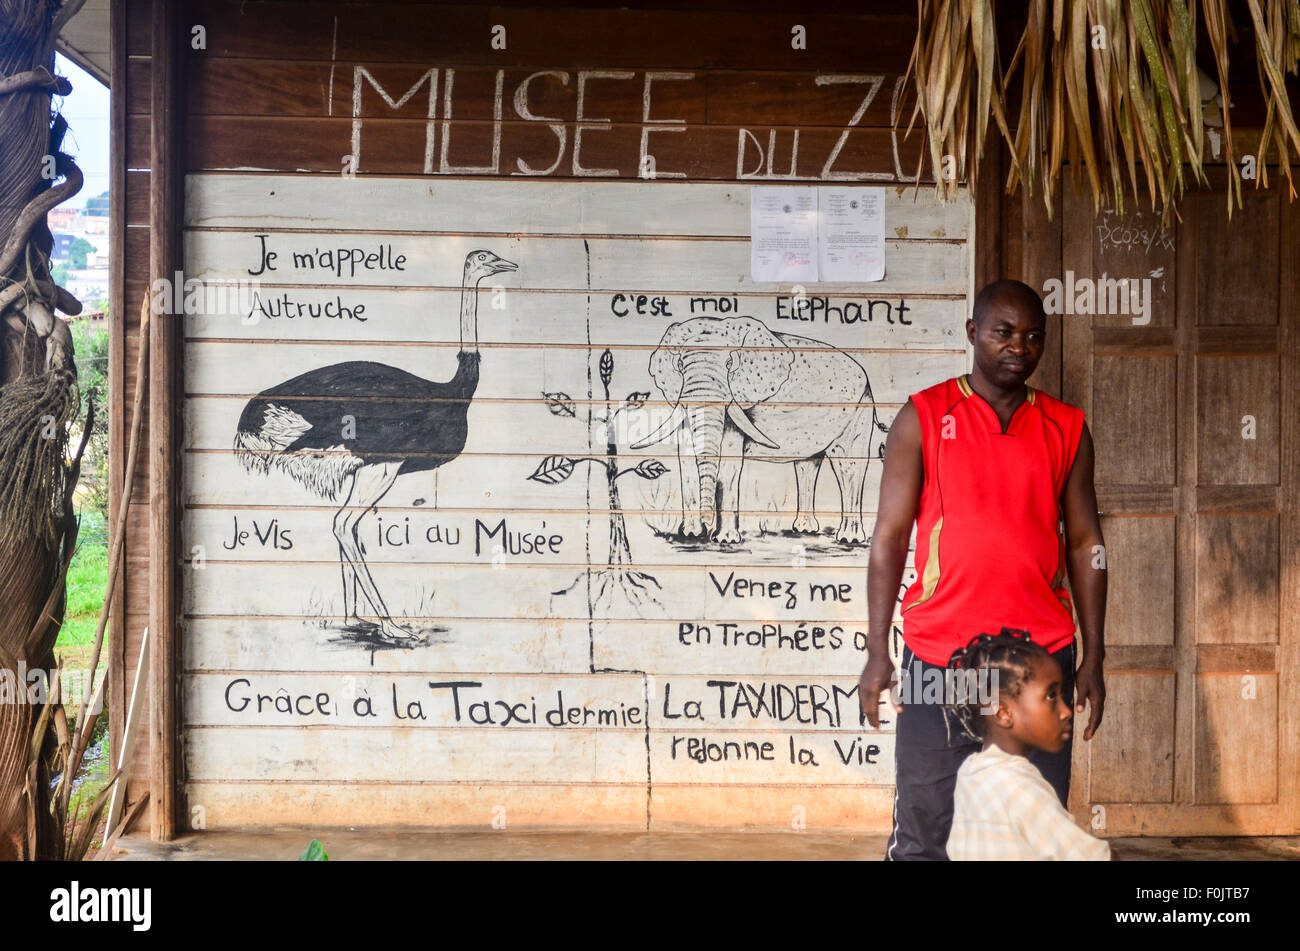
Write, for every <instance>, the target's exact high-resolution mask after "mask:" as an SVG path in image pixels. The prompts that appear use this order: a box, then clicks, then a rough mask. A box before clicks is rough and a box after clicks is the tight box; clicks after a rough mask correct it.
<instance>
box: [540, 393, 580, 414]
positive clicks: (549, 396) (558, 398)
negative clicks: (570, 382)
mask: <svg viewBox="0 0 1300 951" xmlns="http://www.w3.org/2000/svg"><path fill="white" fill-rule="evenodd" d="M542 396H544V397H546V406H547V408H548V409H549V410H550V411H551V415H552V416H572V417H574V418H577V415H578V414H577V413H575V412H574V410H573V397H571V396H570V395H569V394H568V393H543V394H542Z"/></svg>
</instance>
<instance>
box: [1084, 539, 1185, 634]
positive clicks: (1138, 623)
mask: <svg viewBox="0 0 1300 951" xmlns="http://www.w3.org/2000/svg"><path fill="white" fill-rule="evenodd" d="M1101 526H1102V535H1103V536H1104V537H1105V539H1106V567H1107V569H1108V572H1107V573H1108V578H1109V582H1108V590H1107V599H1106V631H1107V634H1108V637H1107V638H1106V642H1107V647H1110V646H1113V645H1130V644H1132V645H1164V644H1167V645H1171V646H1172V645H1173V643H1174V564H1173V559H1171V558H1169V557H1168V553H1169V552H1171V551H1173V548H1174V529H1175V525H1174V519H1172V518H1150V517H1148V518H1122V517H1109V518H1103V519H1102V522H1101Z"/></svg>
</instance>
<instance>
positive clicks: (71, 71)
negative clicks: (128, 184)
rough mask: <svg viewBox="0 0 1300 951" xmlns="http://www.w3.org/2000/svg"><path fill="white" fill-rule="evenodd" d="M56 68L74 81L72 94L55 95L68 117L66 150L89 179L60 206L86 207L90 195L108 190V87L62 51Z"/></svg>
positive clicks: (64, 144) (57, 105)
mask: <svg viewBox="0 0 1300 951" xmlns="http://www.w3.org/2000/svg"><path fill="white" fill-rule="evenodd" d="M54 57H55V64H54V69H55V72H57V73H58V74H59V75H60V76H67V77H68V81H69V82H71V83H72V92H71V93H70V94H69V95H68V96H55V97H54V106H53V107H54V108H55V109H59V110H60V111H62V113H63V117H64V118H65V119H67V120H68V133H67V135H65V136H64V137H63V151H65V152H67V153H68V154H69V155H71V156H72V157H73V158H75V159H76V161H77V165H78V166H79V167H80V168H81V171H82V173H83V174H84V175H85V176H86V183H85V184H84V185H82V186H81V191H79V192H78V193H77V194H76V195H74V196H73V197H72V198H70V199H68V200H67V201H66V202H64V203H63V205H62V206H60V207H68V208H84V207H85V205H86V199H87V198H93V197H94V196H96V195H99V194H101V193H102V192H105V191H107V190H108V87H107V86H105V85H104V84H103V83H101V82H100V81H99V80H98V79H96V78H95V77H94V76H92V75H90V73H88V72H86V71H85V70H83V69H82V68H81V67H80V66H78V65H77V64H76V63H74V62H73V61H72V60H70V59H67V58H66V57H64V56H63V54H61V53H55V54H54Z"/></svg>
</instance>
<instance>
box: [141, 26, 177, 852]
mask: <svg viewBox="0 0 1300 951" xmlns="http://www.w3.org/2000/svg"><path fill="white" fill-rule="evenodd" d="M181 6H182V5H181V4H180V3H175V2H170V0H153V33H152V37H153V41H152V43H153V45H152V66H153V70H152V84H151V85H152V90H151V91H152V96H153V121H152V133H151V136H150V147H149V153H150V154H149V158H150V161H149V167H150V169H151V179H150V187H149V224H150V230H151V234H150V238H149V273H150V280H151V281H154V280H158V279H159V278H164V279H166V280H168V281H175V280H176V272H177V271H179V270H180V269H181V266H182V263H183V262H182V246H181V204H182V201H181V197H182V196H181V189H182V185H183V182H184V174H185V168H184V162H185V138H184V132H183V126H182V119H181V116H182V110H181V104H182V102H183V100H182V99H181V95H180V89H181V81H182V69H181V60H180V42H179V34H178V30H179V26H180V24H181V23H183V22H184V18H183V16H182V12H183V11H182V10H180V9H178V8H179V7H181ZM175 290H176V293H177V294H179V293H181V292H182V288H176V289H175ZM174 296H175V295H173V299H174ZM155 316H156V319H155V320H153V321H151V326H150V328H149V341H150V352H149V380H150V386H149V632H150V637H151V639H152V640H153V647H152V648H151V653H152V655H153V663H152V664H151V665H150V688H151V689H150V694H151V696H152V698H153V706H152V717H151V720H150V730H149V736H150V749H151V754H150V780H149V798H150V801H151V803H152V806H153V808H152V809H151V810H150V813H151V815H152V817H153V818H152V823H151V825H152V835H153V838H154V839H155V840H158V841H164V842H165V841H167V840H169V839H171V838H172V837H173V836H174V835H175V833H176V816H177V803H178V802H179V797H178V796H177V783H178V781H179V768H178V762H179V761H178V757H177V747H178V745H179V744H178V743H177V724H178V721H179V718H178V716H177V708H178V706H179V703H178V694H179V688H178V676H177V675H178V671H179V669H180V666H179V657H178V653H179V647H180V636H179V630H178V628H179V615H180V597H179V588H178V581H179V578H178V573H179V551H178V545H177V539H178V532H179V525H180V506H179V499H180V495H179V479H178V476H179V470H180V467H179V465H178V464H177V446H178V444H179V439H178V437H179V435H180V427H179V425H176V423H177V422H178V421H179V419H180V408H181V388H180V380H181V366H180V360H181V353H180V347H181V342H182V340H183V334H182V332H181V330H182V328H181V324H180V322H181V321H182V320H183V319H184V314H183V313H180V314H171V313H160V314H157V315H155Z"/></svg>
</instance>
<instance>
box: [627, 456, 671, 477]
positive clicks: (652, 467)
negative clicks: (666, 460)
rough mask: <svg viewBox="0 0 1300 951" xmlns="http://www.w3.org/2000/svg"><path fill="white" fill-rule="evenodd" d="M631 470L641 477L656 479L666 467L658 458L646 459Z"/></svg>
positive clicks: (665, 470)
mask: <svg viewBox="0 0 1300 951" xmlns="http://www.w3.org/2000/svg"><path fill="white" fill-rule="evenodd" d="M633 471H634V472H635V473H636V474H637V475H639V476H640V477H641V478H643V479H657V478H659V477H660V476H661V475H663V474H664V473H665V472H667V471H668V467H667V466H666V465H664V464H663V463H662V462H660V461H659V460H658V459H647V460H645V462H643V463H641V464H640V465H639V466H637V467H636V469H634V470H633Z"/></svg>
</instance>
